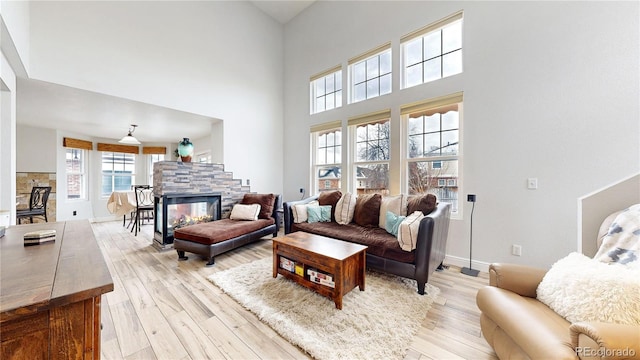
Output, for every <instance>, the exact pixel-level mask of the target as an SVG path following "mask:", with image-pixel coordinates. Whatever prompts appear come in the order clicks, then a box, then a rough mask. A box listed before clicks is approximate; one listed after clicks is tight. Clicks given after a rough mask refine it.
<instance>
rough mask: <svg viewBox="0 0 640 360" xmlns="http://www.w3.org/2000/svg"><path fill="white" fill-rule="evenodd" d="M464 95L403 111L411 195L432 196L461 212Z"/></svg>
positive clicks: (441, 99)
mask: <svg viewBox="0 0 640 360" xmlns="http://www.w3.org/2000/svg"><path fill="white" fill-rule="evenodd" d="M461 101H462V95H461V94H454V95H452V96H448V97H444V98H440V99H436V100H432V101H426V102H424V103H423V104H418V105H412V106H407V107H404V108H403V109H401V114H403V115H404V117H405V118H406V139H407V158H406V162H407V164H406V168H407V188H408V192H409V194H423V193H432V194H435V195H436V196H437V197H438V201H441V202H450V203H451V204H452V212H453V213H456V212H457V211H458V176H459V173H458V168H459V165H458V162H459V156H460V112H459V107H460V104H461Z"/></svg>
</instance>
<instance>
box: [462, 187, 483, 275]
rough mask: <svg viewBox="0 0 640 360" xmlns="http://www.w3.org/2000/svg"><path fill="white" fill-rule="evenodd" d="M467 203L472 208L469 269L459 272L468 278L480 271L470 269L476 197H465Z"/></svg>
mask: <svg viewBox="0 0 640 360" xmlns="http://www.w3.org/2000/svg"><path fill="white" fill-rule="evenodd" d="M467 201H468V202H471V203H473V206H472V207H471V216H470V222H471V226H470V229H469V267H463V268H462V270H461V271H460V272H461V273H463V274H465V275H469V276H478V273H479V272H480V271H479V270H474V269H473V268H472V267H471V250H472V249H473V209H475V207H476V196H475V195H472V194H469V195H467Z"/></svg>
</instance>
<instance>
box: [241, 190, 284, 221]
mask: <svg viewBox="0 0 640 360" xmlns="http://www.w3.org/2000/svg"><path fill="white" fill-rule="evenodd" d="M275 202H276V196H275V195H274V194H249V193H247V194H244V197H243V198H242V201H241V202H240V203H241V204H259V205H260V214H259V215H258V218H260V219H270V218H271V215H273V208H274V206H275Z"/></svg>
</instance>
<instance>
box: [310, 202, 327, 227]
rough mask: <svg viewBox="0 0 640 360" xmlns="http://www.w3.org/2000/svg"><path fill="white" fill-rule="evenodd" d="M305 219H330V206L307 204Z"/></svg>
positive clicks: (323, 220) (311, 221)
mask: <svg viewBox="0 0 640 360" xmlns="http://www.w3.org/2000/svg"><path fill="white" fill-rule="evenodd" d="M307 221H308V222H310V223H313V222H329V221H331V206H330V205H322V206H307Z"/></svg>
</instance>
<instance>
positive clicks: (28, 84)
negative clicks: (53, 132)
mask: <svg viewBox="0 0 640 360" xmlns="http://www.w3.org/2000/svg"><path fill="white" fill-rule="evenodd" d="M250 2H251V3H252V4H253V5H255V6H256V7H258V8H259V9H261V10H262V11H263V12H265V13H266V14H267V15H269V16H271V17H273V18H274V19H275V20H276V21H278V22H280V23H281V24H286V23H287V22H289V21H290V20H291V19H293V18H294V17H295V16H296V15H298V14H299V13H300V12H301V11H302V10H304V9H305V8H307V7H308V6H309V5H311V4H312V3H313V2H314V1H306V0H304V1H303V0H299V1H298V0H296V1H250ZM18 91H19V96H18V97H17V102H18V103H17V122H18V124H20V125H30V126H36V127H45V128H52V129H60V130H65V131H70V132H75V133H79V134H85V135H88V136H91V137H99V138H107V139H120V138H122V137H123V136H124V135H126V134H127V131H128V129H129V125H130V124H136V125H138V127H137V130H136V131H135V133H134V135H135V137H136V138H138V139H139V140H140V141H142V142H177V141H179V140H180V139H176V134H175V124H176V122H180V123H183V124H189V127H188V128H187V127H183V128H181V131H180V135H181V136H186V137H190V138H198V137H201V136H202V135H203V134H207V133H210V132H211V124H213V123H215V122H217V121H220V120H218V119H214V118H210V117H206V116H201V115H197V114H192V113H187V112H183V111H178V110H173V109H168V108H164V107H160V106H156V105H150V104H145V103H141V102H138V101H132V100H128V99H123V98H118V97H114V96H109V95H104V94H100V93H95V92H91V91H86V90H81V89H76V88H71V87H67V86H62V85H57V84H52V83H48V82H44V81H39V80H33V79H22V78H19V79H18Z"/></svg>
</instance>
